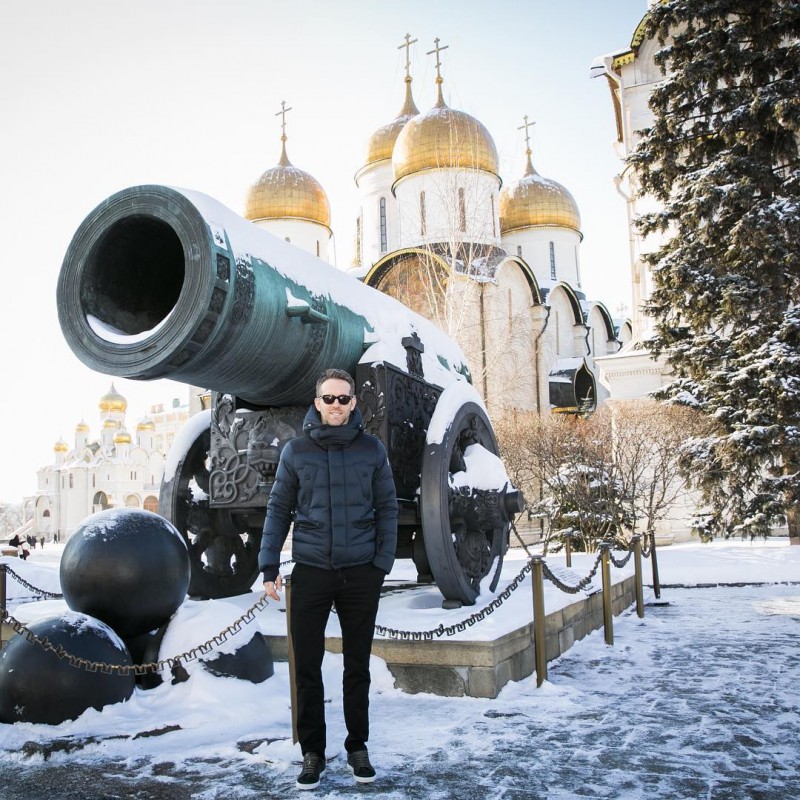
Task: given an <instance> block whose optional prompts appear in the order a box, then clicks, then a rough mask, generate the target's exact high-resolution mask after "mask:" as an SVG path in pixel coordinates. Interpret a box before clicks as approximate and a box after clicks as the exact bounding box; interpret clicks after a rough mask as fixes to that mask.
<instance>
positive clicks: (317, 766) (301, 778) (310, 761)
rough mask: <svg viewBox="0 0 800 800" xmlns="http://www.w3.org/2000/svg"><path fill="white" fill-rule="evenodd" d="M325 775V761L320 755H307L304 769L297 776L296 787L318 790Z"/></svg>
mask: <svg viewBox="0 0 800 800" xmlns="http://www.w3.org/2000/svg"><path fill="white" fill-rule="evenodd" d="M324 774H325V759H324V758H323V757H322V756H321V755H319V754H318V753H306V754H305V755H304V756H303V769H302V770H301V772H300V774H299V775H298V776H297V782H296V783H295V786H297V788H298V789H316V788H317V786H319V779H320V778H321V777H322V776H323V775H324Z"/></svg>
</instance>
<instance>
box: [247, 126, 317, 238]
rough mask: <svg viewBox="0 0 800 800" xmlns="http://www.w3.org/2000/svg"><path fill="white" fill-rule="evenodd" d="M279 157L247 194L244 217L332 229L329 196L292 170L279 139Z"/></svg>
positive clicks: (312, 181) (308, 178)
mask: <svg viewBox="0 0 800 800" xmlns="http://www.w3.org/2000/svg"><path fill="white" fill-rule="evenodd" d="M281 141H282V147H281V157H280V160H279V161H278V165H277V166H276V167H272V168H271V169H268V170H267V171H266V172H265V173H264V174H263V175H262V176H261V177H260V178H259V179H258V180H257V181H256V182H255V183H254V184H253V185H252V186H251V187H250V189H249V190H248V192H247V200H246V202H245V212H244V215H245V217H246V218H247V219H249V220H250V221H251V222H258V221H259V220H264V219H299V220H308V221H310V222H318V223H319V224H320V225H324V226H325V227H326V228H330V225H331V207H330V204H329V203H328V196H327V195H326V194H325V190H324V189H323V188H322V186H321V185H320V183H319V181H317V179H316V178H314V177H313V176H311V175H309V174H308V173H307V172H304V171H303V170H302V169H298V168H297V167H294V166H292V164H291V162H290V161H289V158H288V156H287V155H286V136H285V135H284V136H282V137H281Z"/></svg>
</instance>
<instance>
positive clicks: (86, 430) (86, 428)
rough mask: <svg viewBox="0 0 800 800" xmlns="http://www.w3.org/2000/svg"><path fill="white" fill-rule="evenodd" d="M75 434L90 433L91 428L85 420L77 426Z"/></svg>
mask: <svg viewBox="0 0 800 800" xmlns="http://www.w3.org/2000/svg"><path fill="white" fill-rule="evenodd" d="M75 433H89V426H88V425H87V424H86V423H85V422H84V421H83V420H81V421H80V422H79V423H78V424H77V425H76V426H75Z"/></svg>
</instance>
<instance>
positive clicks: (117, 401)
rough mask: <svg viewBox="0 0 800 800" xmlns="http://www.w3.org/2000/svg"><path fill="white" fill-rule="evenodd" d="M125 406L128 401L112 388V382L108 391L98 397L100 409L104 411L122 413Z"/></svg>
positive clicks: (126, 406)
mask: <svg viewBox="0 0 800 800" xmlns="http://www.w3.org/2000/svg"><path fill="white" fill-rule="evenodd" d="M127 408H128V401H127V400H126V399H125V398H124V397H123V396H122V395H121V394H120V393H119V392H118V391H117V390H116V389H115V388H114V384H113V383H112V384H111V389H109V391H108V393H107V394H104V395H103V396H102V397H101V398H100V411H102V412H104V413H108V412H112V411H116V412H119V413H122V414H124V413H125V410H126V409H127Z"/></svg>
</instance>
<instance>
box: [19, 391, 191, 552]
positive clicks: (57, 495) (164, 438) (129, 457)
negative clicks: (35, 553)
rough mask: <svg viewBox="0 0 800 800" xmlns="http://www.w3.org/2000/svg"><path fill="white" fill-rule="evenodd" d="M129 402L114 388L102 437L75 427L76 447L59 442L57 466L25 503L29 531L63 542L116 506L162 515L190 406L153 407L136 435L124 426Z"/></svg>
mask: <svg viewBox="0 0 800 800" xmlns="http://www.w3.org/2000/svg"><path fill="white" fill-rule="evenodd" d="M127 408H128V401H127V400H126V399H125V398H124V397H123V396H122V395H121V394H120V393H119V392H118V391H117V390H116V389H115V388H114V385H113V384H112V385H111V388H110V389H109V391H108V392H107V393H106V394H104V395H103V396H102V397H101V398H100V401H99V403H98V410H99V412H100V433H99V436H98V437H96V438H93V437H92V436H91V435H90V427H89V425H88V424H87V423H86V422H84V421H83V420H81V421H80V422H79V423H78V424H77V425H76V426H75V435H74V439H73V441H72V442H71V443H68V442H66V441H65V440H64V439H63V438H59V439H58V441H57V442H56V443H55V445H54V446H53V456H54V458H53V462H52V463H51V464H48V465H46V466H44V467H41V468H40V469H39V471H38V481H37V490H36V495H35V496H34V497H29V498H25V500H24V501H23V507H24V515H25V518H26V519H27V528H26V530H25V531H24V532H25V533H29V534H31V535H33V536H35V537H36V539H37V541H38V540H40V539H42V538H44V539H45V541H48V542H49V541H54V540H55V541H64V540H65V539H66V538H67V537H68V536H69V535H70V534H71V533H72V532H73V531H74V530H75V528H77V527H78V525H80V523H81V522H82V521H83V520H84V519H85V518H86V517H87V516H89V515H90V514H92V513H94V512H96V511H101V510H103V509H106V508H112V507H119V506H123V507H127V508H144V509H146V510H148V511H154V512H158V491H159V487H160V485H161V476H162V475H163V473H164V463H165V460H166V455H167V453H168V452H169V448H170V447H171V446H172V442H173V441H174V439H175V436H176V435H177V433H178V431H179V430H180V428H181V427H183V425H184V424H185V422H186V421H187V420H188V418H189V415H190V410H189V406H188V404H184V403H181V401H180V400H177V399H176V400H174V401H173V403H172V405H171V406H170V407H168V408H165V407H164V406H163V405H154V406H151V407H150V414H149V415H148V416H146V417H144V418H143V419H141V420H140V421H139V422H138V423H137V425H136V432H135V436H132V435H131V434H130V433H129V431H128V429H127V427H126V424H125V416H126V412H127Z"/></svg>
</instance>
